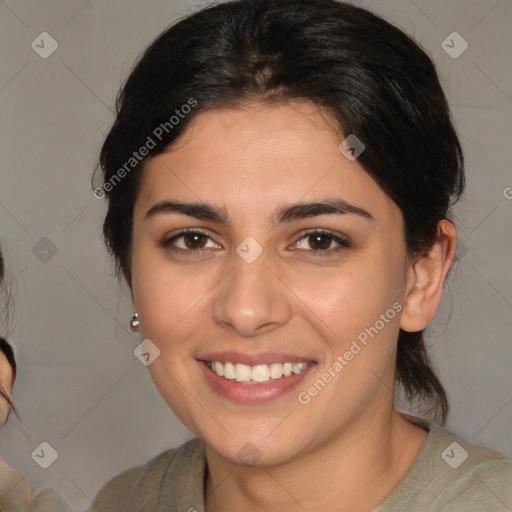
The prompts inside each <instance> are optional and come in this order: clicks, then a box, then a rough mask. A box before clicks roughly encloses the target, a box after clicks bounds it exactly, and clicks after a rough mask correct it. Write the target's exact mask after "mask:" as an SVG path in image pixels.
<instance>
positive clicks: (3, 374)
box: [0, 352, 12, 426]
mask: <svg viewBox="0 0 512 512" xmlns="http://www.w3.org/2000/svg"><path fill="white" fill-rule="evenodd" d="M0 386H2V388H3V389H4V391H5V392H6V393H7V394H10V393H11V389H12V368H11V365H10V364H9V361H8V360H7V357H5V354H4V353H3V352H0ZM8 413H9V404H8V403H7V402H6V401H5V399H3V398H2V396H1V395H0V426H2V425H3V424H4V423H5V421H6V420H7V415H8Z"/></svg>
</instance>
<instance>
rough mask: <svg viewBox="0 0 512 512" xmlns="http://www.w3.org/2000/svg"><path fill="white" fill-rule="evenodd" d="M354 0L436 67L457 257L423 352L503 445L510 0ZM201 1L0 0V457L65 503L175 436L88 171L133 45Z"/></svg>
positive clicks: (508, 295) (456, 412) (508, 356)
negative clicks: (455, 141) (6, 402)
mask: <svg viewBox="0 0 512 512" xmlns="http://www.w3.org/2000/svg"><path fill="white" fill-rule="evenodd" d="M354 3H356V4H357V5H361V6H363V7H368V8H369V9H371V10H374V11H375V12H377V13H379V14H382V15H383V16H384V17H385V18H386V19H388V20H389V21H391V22H393V23H395V24H396V25H398V26H400V27H401V28H402V29H404V30H405V31H406V32H408V33H409V34H411V35H412V36H413V37H415V38H416V39H417V40H418V41H419V42H420V43H421V44H422V46H423V47H424V48H425V49H426V50H427V51H428V53H429V54H430V55H431V56H432V57H433V59H434V60H435V62H436V64H437V66H438V70H439V73H440V76H441V79H442V83H443V86H444V88H445V91H446V93H447V95H448V99H449V101H450V104H451V108H452V111H453V116H454V119H455V122H456V126H457V129H458V133H459V135H460V139H461V142H462V144H463V149H464V151H465V156H466V159H467V168H466V170H467V179H468V186H467V192H466V197H465V199H464V201H463V202H462V203H460V204H459V206H458V207H457V208H456V209H455V211H454V216H455V219H456V221H457V225H458V227H459V235H460V237H461V247H462V250H461V254H462V255H463V258H462V259H461V260H460V261H459V262H458V264H457V265H456V269H454V270H455V271H454V272H453V273H452V274H451V276H450V279H449V281H448V285H447V288H446V292H445V296H444V299H443V304H442V308H441V310H440V312H439V314H438V316H437V317H436V320H435V322H434V323H433V325H432V327H431V329H430V332H431V341H432V343H433V354H434V356H435V358H436V361H437V363H438V366H439V373H440V376H441V378H442V381H443V383H444V384H445V386H446V388H447V391H448V393H449V396H450V400H451V407H452V412H451V416H450V418H449V422H448V426H449V427H450V428H451V429H452V430H454V431H455V432H457V433H458V434H460V435H462V436H463V437H465V438H466V439H468V440H471V441H473V442H475V443H478V444H483V445H486V446H489V447H492V448H495V449H498V450H500V451H502V452H504V453H506V454H507V455H509V456H512V445H511V443H510V441H511V434H510V432H511V431H512V428H511V427H512V386H511V381H512V379H511V371H510V366H511V363H512V345H511V337H510V332H511V330H512V314H511V313H512V309H511V308H512V265H511V252H512V251H511V249H512V241H511V240H512V236H511V234H512V200H510V199H507V198H506V195H508V196H509V197H512V189H509V188H508V187H512V175H511V165H510V164H511V159H510V149H511V144H510V142H511V121H512V65H511V59H510V55H512V30H511V27H512V0H501V1H497V0H450V1H448V0H445V1H443V0H426V1H421V0H415V1H414V2H413V1H411V0H394V1H388V2H382V1H380V2H379V1H377V0H372V1H370V0H368V1H365V2H354ZM199 5H201V4H199V3H198V2H186V1H182V0H180V1H178V0H175V1H170V0H147V1H144V2H142V1H138V2H137V1H134V0H108V1H101V2H100V1H99V0H91V1H87V0H72V1H71V0H69V1H66V2H64V1H62V0H61V1H57V0H50V1H45V2H33V1H28V0H5V1H2V0H0V16H1V40H0V45H1V48H2V59H1V68H0V108H1V112H2V114H1V121H0V130H1V147H0V151H1V153H0V154H1V166H2V167H1V174H0V179H1V182H0V240H1V243H2V247H3V250H4V253H5V256H6V259H7V265H8V275H7V278H8V281H9V282H11V283H12V284H11V286H12V294H13V295H14V298H15V308H14V311H13V312H12V315H11V321H10V324H9V326H10V330H9V332H8V333H9V339H10V340H11V341H13V342H14V343H15V347H16V353H17V357H18V362H19V378H18V382H17V383H16V385H15V388H14V392H13V397H14V400H15V402H16V404H17V405H18V408H19V410H20V412H21V414H22V417H23V420H24V425H21V424H20V423H19V422H18V421H17V420H16V419H15V418H14V417H13V418H12V420H11V421H10V422H9V424H8V425H7V427H6V428H5V429H4V430H3V431H2V432H0V454H1V457H2V458H4V459H5V460H6V462H7V463H8V464H10V465H11V466H13V467H15V468H17V469H19V470H21V471H23V472H24V473H27V478H28V479H29V481H30V483H31V484H32V486H33V489H34V490H38V489H40V488H42V487H45V486H53V487H55V488H56V489H57V490H58V491H59V492H60V493H61V494H62V495H63V496H64V498H65V499H66V500H67V501H68V503H69V504H70V505H71V506H72V507H74V508H76V509H83V508H85V507H86V506H87V505H88V504H89V499H90V498H92V497H93V495H94V494H95V492H96V491H97V490H98V488H99V487H100V486H101V485H102V484H103V483H104V482H105V481H106V480H107V479H108V478H110V477H111V476H113V475H114V474H116V473H118V472H119V471H121V470H124V469H126V468H128V467H130V466H133V465H136V464H139V463H142V462H145V461H146V460H148V459H149V458H150V457H152V456H154V455H156V454H157V453H159V452H161V451H162V450H164V449H167V448H170V447H173V446H176V445H179V444H181V443H182V442H183V441H185V440H186V439H188V438H189V436H190V434H189V432H188V430H187V429H185V428H184V427H183V426H182V425H181V424H180V422H179V421H178V420H177V419H176V418H175V417H174V416H173V414H172V413H171V411H170V410H169V409H168V407H167V405H166V404H165V403H164V401H163V400H162V399H161V397H160V395H159V394H158V392H157V391H156V390H155V388H154V386H153V383H152V381H151V379H150V377H149V375H148V373H147V370H146V368H145V367H144V366H143V365H142V364H141V363H140V362H139V361H138V360H137V359H136V358H135V357H134V355H133V349H134V348H135V346H137V345H138V343H139V342H140V340H139V339H138V336H137V335H134V334H132V333H131V332H130V331H129V329H128V324H129V319H130V314H131V304H130V300H129V295H128V293H127V292H126V289H125V288H124V287H123V286H119V285H118V283H117V281H116V279H115V278H113V277H112V269H113V267H112V265H111V264H110V262H109V260H108V257H107V255H106V251H105V249H104V246H103V243H102V240H101V236H100V230H101V222H102V219H103V215H104V213H105V206H106V205H105V204H104V202H102V201H100V200H97V199H95V198H94V197H93V195H92V192H91V189H90V179H91V174H92V171H93V168H94V166H95V164H96V159H97V155H98V152H99V149H100V146H101V143H102V140H103V137H104V135H105V134H106V132H107V130H108V129H109V127H110V125H111V123H112V121H113V113H112V110H113V104H114V98H115V94H116V93H117V90H118V89H119V86H120V83H121V80H122V79H123V78H125V77H126V76H127V74H128V72H129V70H130V68H131V66H132V63H133V60H134V59H135V57H136V56H137V55H138V54H139V52H141V51H142V50H143V48H144V47H145V46H146V45H147V44H148V43H150V42H151V40H152V39H153V38H154V37H155V36H156V35H157V34H158V33H159V32H160V31H161V30H163V29H164V28H165V27H166V26H167V25H168V24H169V23H171V22H172V21H173V20H174V19H176V18H177V17H179V16H183V15H186V14H188V13H190V12H192V11H193V10H195V9H196V8H197V7H198V6H199ZM44 31H46V32H49V33H50V34H51V35H52V37H53V38H55V39H56V40H57V42H58V45H59V46H58V49H57V50H56V51H55V52H54V53H53V54H52V55H51V56H50V57H48V58H47V59H43V58H41V57H40V56H39V55H38V54H37V53H36V52H35V51H34V50H33V49H32V47H31V43H32V41H33V40H35V39H36V38H37V37H38V36H39V34H41V33H42V32H44ZM454 31H457V32H459V33H460V34H461V35H462V37H463V38H464V39H465V40H466V41H467V42H468V43H469V48H468V49H467V50H466V51H465V52H464V53H463V54H462V55H461V56H460V57H458V58H456V59H454V58H452V57H450V56H449V55H448V54H447V53H446V52H445V50H444V49H443V48H442V47H441V43H442V42H443V41H444V40H445V39H446V38H447V36H448V35H449V34H451V33H452V32H454ZM47 48H48V47H47ZM433 149H434V148H433ZM507 191H508V192H509V193H508V194H507ZM41 239H43V240H42V241H41ZM47 239H48V240H50V241H51V243H50V242H48V240H47ZM38 244H39V245H38ZM52 244H53V245H52ZM53 246H54V250H56V253H55V254H52V250H51V249H52V247H53ZM34 247H35V249H34ZM44 250H47V251H49V252H47V253H46V254H45V253H44V252H42V251H44ZM4 331H5V330H4ZM43 441H46V442H48V443H50V444H51V445H52V446H53V447H54V448H55V449H56V450H57V452H58V454H59V457H58V459H57V460H56V461H55V463H54V464H52V465H51V466H50V467H49V468H48V469H46V470H44V469H41V468H40V467H39V466H38V465H37V464H36V463H35V462H34V460H33V459H32V458H31V453H32V452H33V450H34V449H35V448H36V447H37V446H38V445H39V444H40V443H41V442H43Z"/></svg>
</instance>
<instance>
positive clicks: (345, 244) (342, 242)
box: [161, 229, 351, 257]
mask: <svg viewBox="0 0 512 512" xmlns="http://www.w3.org/2000/svg"><path fill="white" fill-rule="evenodd" d="M187 234H192V235H202V236H205V237H207V238H209V239H210V240H211V237H210V235H208V234H207V233H205V232H203V231H200V230H197V229H183V230H182V231H180V232H179V233H177V234H175V235H173V236H172V237H171V238H168V239H166V240H163V241H162V243H161V246H162V247H163V248H164V249H168V250H171V251H175V252H188V253H196V255H197V256H200V255H201V254H202V253H203V252H207V251H208V249H182V248H180V247H172V245H171V244H172V242H174V241H175V240H177V239H179V238H182V237H183V236H184V235H187ZM314 235H322V236H327V237H329V238H331V239H332V240H333V241H334V242H337V243H338V244H339V246H338V247H336V248H335V249H319V250H314V249H310V250H306V252H309V253H312V254H311V256H313V257H323V256H326V255H328V254H330V253H333V252H334V253H338V252H340V251H342V250H343V249H348V248H350V247H351V243H350V242H349V241H348V240H347V239H345V238H341V237H340V236H338V235H337V234H336V233H335V232H334V231H330V230H324V229H313V230H311V231H307V232H306V233H303V234H302V236H301V237H300V238H299V239H298V240H297V242H295V243H294V245H297V244H298V243H299V242H301V241H302V240H304V239H307V238H309V237H311V236H314ZM299 250H304V249H299Z"/></svg>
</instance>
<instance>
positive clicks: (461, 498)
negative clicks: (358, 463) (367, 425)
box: [376, 423, 512, 512]
mask: <svg viewBox="0 0 512 512" xmlns="http://www.w3.org/2000/svg"><path fill="white" fill-rule="evenodd" d="M428 430H429V435H428V437H427V439H426V441H425V443H424V445H423V446H422V448H421V450H420V451H419V453H418V455H417V456H416V458H415V460H414V462H413V464H412V465H411V467H410V468H409V470H408V471H407V473H406V474H405V476H404V477H403V479H402V481H401V482H400V483H399V484H398V486H397V487H396V488H395V489H394V490H393V491H392V493H391V494H390V495H389V496H388V498H387V499H386V500H385V501H384V502H383V503H382V504H381V505H380V506H379V507H378V508H377V509H376V512H377V511H378V512H388V511H391V510H393V511H395V510H402V509H403V510H408V511H411V512H415V511H421V512H424V511H429V512H448V511H481V510H485V511H486V512H502V511H503V512H504V511H509V512H510V511H511V510H512V460H511V459H510V458H508V457H507V456H506V455H504V454H503V453H500V452H497V451H495V450H492V449H489V448H485V447H483V446H479V445H477V444H474V443H471V442H469V441H466V440H465V439H463V438H461V437H459V436H458V435H457V434H455V433H453V432H452V431H450V430H448V429H446V428H443V427H440V426H438V425H435V424H433V423H429V424H428Z"/></svg>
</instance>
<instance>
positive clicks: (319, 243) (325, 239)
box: [296, 230, 351, 256]
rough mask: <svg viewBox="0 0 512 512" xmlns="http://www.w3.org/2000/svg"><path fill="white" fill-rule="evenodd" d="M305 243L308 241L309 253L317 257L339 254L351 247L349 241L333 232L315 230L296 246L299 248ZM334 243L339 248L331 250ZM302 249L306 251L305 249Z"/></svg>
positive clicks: (305, 235) (304, 236)
mask: <svg viewBox="0 0 512 512" xmlns="http://www.w3.org/2000/svg"><path fill="white" fill-rule="evenodd" d="M303 241H307V247H306V250H307V252H310V253H312V254H313V255H315V256H322V255H323V254H329V253H333V252H338V251H340V250H343V249H347V248H349V247H350V246H351V244H350V242H349V241H348V240H346V239H344V238H341V237H340V236H338V235H337V234H336V233H334V232H332V231H319V230H314V231H310V232H308V233H305V234H304V235H303V236H302V238H300V239H299V240H298V241H297V242H296V246H298V247H299V246H300V244H301V243H302V242H303ZM333 242H334V243H335V244H337V246H336V245H335V246H334V248H331V247H332V243H333ZM301 249H304V247H302V248H301ZM308 249H309V250H308Z"/></svg>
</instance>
